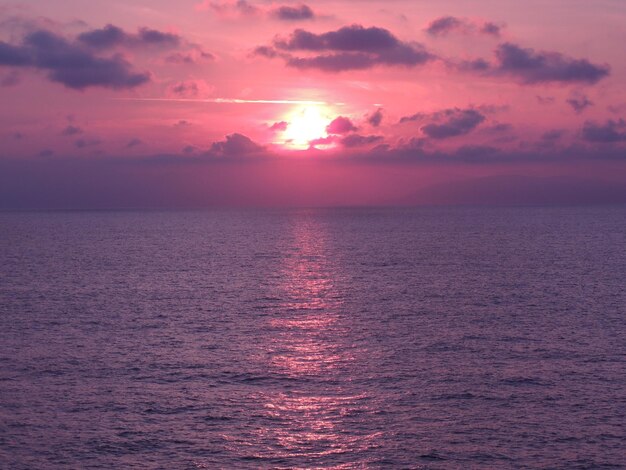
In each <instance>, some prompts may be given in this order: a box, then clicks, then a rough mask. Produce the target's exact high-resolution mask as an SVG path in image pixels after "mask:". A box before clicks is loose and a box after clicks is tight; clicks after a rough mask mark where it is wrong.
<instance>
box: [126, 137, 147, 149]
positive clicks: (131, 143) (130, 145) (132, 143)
mask: <svg viewBox="0 0 626 470" xmlns="http://www.w3.org/2000/svg"><path fill="white" fill-rule="evenodd" d="M142 144H143V141H142V140H141V139H137V138H134V139H131V140H130V141H129V142H128V143H127V144H126V148H127V149H130V148H133V147H137V146H138V145H142Z"/></svg>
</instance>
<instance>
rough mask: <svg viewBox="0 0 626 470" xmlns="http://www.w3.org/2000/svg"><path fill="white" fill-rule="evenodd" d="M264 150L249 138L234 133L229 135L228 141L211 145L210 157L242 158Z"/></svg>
mask: <svg viewBox="0 0 626 470" xmlns="http://www.w3.org/2000/svg"><path fill="white" fill-rule="evenodd" d="M262 150H263V147H262V146H261V145H259V144H257V143H255V142H254V141H252V140H251V139H250V138H249V137H247V136H245V135H243V134H238V133H234V134H230V135H227V136H226V139H225V140H223V141H219V142H214V143H213V144H212V145H211V149H210V150H209V152H208V155H210V156H216V157H241V156H247V155H251V154H255V153H259V152H260V151H262Z"/></svg>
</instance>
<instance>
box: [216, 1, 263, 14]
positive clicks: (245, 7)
mask: <svg viewBox="0 0 626 470" xmlns="http://www.w3.org/2000/svg"><path fill="white" fill-rule="evenodd" d="M209 7H210V8H211V9H212V10H213V11H215V12H216V13H219V14H220V15H228V14H230V13H236V14H238V15H242V16H255V15H258V14H259V13H260V12H261V10H259V9H258V8H257V7H255V6H254V5H252V4H251V3H249V2H247V1H246V0H237V1H235V2H221V3H219V2H210V3H209Z"/></svg>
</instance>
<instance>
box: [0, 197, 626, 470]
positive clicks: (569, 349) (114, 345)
mask: <svg viewBox="0 0 626 470" xmlns="http://www.w3.org/2000/svg"><path fill="white" fill-rule="evenodd" d="M0 240H1V244H0V266H1V268H0V269H1V273H2V276H1V281H0V464H1V465H0V466H1V467H3V468H42V469H47V468H131V467H139V468H182V469H185V468H189V469H193V468H311V467H313V468H381V467H388V468H433V469H438V468H446V469H447V468H520V467H525V468H567V469H571V468H618V467H619V466H620V465H624V464H625V462H626V461H625V459H624V446H625V443H626V431H625V425H624V423H625V422H626V341H625V340H624V338H626V317H625V315H626V289H625V288H624V287H625V281H624V279H626V208H625V207H612V208H610V207H609V208H598V207H587V208H584V207H579V208H507V209H505V208H438V209H434V208H430V209H402V210H401V209H396V210H391V209H387V210H382V209H381V210H376V209H336V210H285V211H282V210H281V211H278V210H276V211H204V212H202V211H200V212H53V213H36V212H31V213H0Z"/></svg>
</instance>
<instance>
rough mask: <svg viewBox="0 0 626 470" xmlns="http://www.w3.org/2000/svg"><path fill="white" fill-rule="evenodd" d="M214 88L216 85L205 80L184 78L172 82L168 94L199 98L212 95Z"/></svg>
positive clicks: (174, 96)
mask: <svg viewBox="0 0 626 470" xmlns="http://www.w3.org/2000/svg"><path fill="white" fill-rule="evenodd" d="M214 90H215V87H213V86H212V85H210V84H208V83H207V82H205V81H204V80H183V81H180V82H174V83H171V84H170V85H169V86H168V87H167V90H166V94H167V96H170V97H173V98H198V97H207V96H210V95H211V94H212V93H213V91H214Z"/></svg>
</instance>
